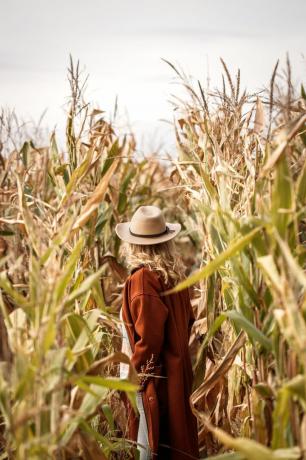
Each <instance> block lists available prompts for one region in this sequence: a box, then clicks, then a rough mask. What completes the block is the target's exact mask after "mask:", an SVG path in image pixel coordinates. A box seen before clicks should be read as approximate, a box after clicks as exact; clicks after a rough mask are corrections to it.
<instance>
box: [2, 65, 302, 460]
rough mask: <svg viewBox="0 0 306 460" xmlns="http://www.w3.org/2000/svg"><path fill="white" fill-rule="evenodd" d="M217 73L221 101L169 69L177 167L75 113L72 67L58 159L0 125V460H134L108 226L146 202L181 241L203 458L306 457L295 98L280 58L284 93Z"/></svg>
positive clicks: (90, 112) (99, 118)
mask: <svg viewBox="0 0 306 460" xmlns="http://www.w3.org/2000/svg"><path fill="white" fill-rule="evenodd" d="M222 66H223V71H224V76H223V87H222V89H221V90H215V91H208V90H204V88H203V87H202V86H201V84H200V83H199V82H197V84H196V85H193V84H192V82H190V81H189V80H188V79H187V78H186V76H185V75H184V74H183V72H182V71H180V70H178V69H176V68H175V67H173V66H172V67H173V68H174V70H175V71H176V74H177V77H178V79H179V80H180V81H181V83H182V84H183V85H184V86H185V88H186V98H185V100H183V99H176V100H175V101H174V104H175V113H176V114H179V115H178V116H177V119H176V122H175V126H174V129H175V134H176V139H177V154H173V156H172V157H169V158H168V159H169V162H170V164H171V169H169V168H168V167H166V166H165V165H164V164H160V163H159V162H158V159H157V158H156V157H154V156H148V157H147V158H145V159H143V160H140V159H136V156H135V151H136V141H135V139H134V137H133V136H132V135H128V136H119V135H118V134H117V133H116V128H115V126H114V124H112V123H111V122H109V121H107V120H106V118H105V116H104V113H103V112H101V111H100V110H99V109H96V108H93V107H91V106H90V105H89V104H88V103H87V102H86V101H85V100H84V92H83V89H84V84H85V81H84V80H82V76H81V75H80V71H79V66H78V64H77V65H75V64H74V63H73V62H72V61H71V63H70V68H69V82H70V85H71V101H70V104H69V108H68V116H67V126H66V140H67V146H66V150H65V152H61V151H60V149H59V148H58V146H57V140H56V134H55V133H51V136H50V142H49V145H47V146H42V144H41V143H40V142H41V136H40V132H39V131H37V132H36V135H33V137H28V135H29V133H25V132H24V131H22V130H21V129H20V128H19V127H18V120H16V118H15V119H14V118H13V119H12V117H10V116H9V115H8V114H7V113H4V112H3V114H2V117H1V118H0V120H1V130H0V133H1V139H0V141H1V142H0V146H2V147H1V148H3V150H2V154H1V152H0V155H1V156H0V161H1V166H2V168H1V171H0V184H1V202H0V207H1V217H0V235H1V236H0V254H1V262H0V267H1V268H0V287H1V293H0V306H1V315H0V329H1V344H2V346H1V349H0V412H1V428H0V446H1V458H2V459H5V458H16V459H25V458H26V459H29V458H31V459H32V458H33V459H44V458H46V459H70V458H71V459H72V458H74V459H75V458H80V459H81V458H82V459H98V458H99V459H103V458H106V459H110V458H114V459H115V458H131V456H132V449H133V446H132V445H131V443H129V442H128V441H127V440H126V436H125V434H126V433H125V431H126V417H125V412H124V406H123V404H122V401H121V398H120V394H121V393H120V392H126V394H127V397H128V398H129V399H130V400H131V403H132V404H134V406H135V390H136V389H137V384H138V380H137V375H136V373H135V370H134V369H133V367H132V366H131V365H130V374H129V378H128V379H127V380H120V379H119V378H118V364H119V362H126V363H129V359H128V358H127V356H125V355H124V354H122V353H120V343H121V338H120V329H119V318H118V312H119V308H120V305H121V292H122V286H123V283H124V280H125V277H126V276H127V270H126V267H125V265H124V261H122V260H121V259H120V256H119V247H120V241H119V240H118V238H117V237H116V236H115V232H114V227H115V225H116V223H117V222H120V221H122V220H126V219H128V218H129V217H130V216H131V214H132V212H134V210H135V209H136V207H137V206H139V205H140V204H143V203H145V204H151V203H152V204H153V203H154V204H157V205H158V206H160V207H162V208H163V209H164V211H165V213H166V216H167V219H169V220H178V219H179V220H180V222H181V223H182V227H183V231H182V233H181V235H180V237H179V238H178V239H177V243H178V244H179V245H180V247H181V251H182V253H183V256H184V259H185V262H186V263H187V264H188V272H189V273H190V276H189V277H188V279H187V280H186V282H185V283H184V286H187V285H195V286H194V297H193V300H192V303H193V305H194V308H195V312H196V315H197V321H196V324H195V327H194V330H193V334H192V339H191V350H192V356H193V358H194V374H195V379H194V392H193V395H192V397H191V403H192V407H193V410H194V413H195V414H196V416H197V418H198V420H199V441H200V447H201V452H202V455H203V456H204V455H215V454H218V453H222V452H225V451H235V452H232V453H226V454H224V456H223V457H219V458H224V459H225V458H231V459H236V458H237V459H238V458H239V459H244V458H247V459H251V460H253V459H268V458H269V459H270V458H275V459H277V458H288V459H289V458H290V459H291V458H292V459H293V458H301V457H302V456H303V455H304V456H305V446H306V437H305V430H306V418H305V405H306V397H305V394H306V377H305V365H306V363H305V350H306V325H305V319H306V316H305V310H306V304H305V285H306V277H305V204H306V203H305V196H306V168H305V152H306V149H305V145H306V136H305V120H306V96H305V91H304V88H303V87H302V91H301V95H296V94H295V91H294V85H292V83H291V69H290V64H289V61H288V62H287V72H286V74H285V77H286V78H285V80H286V84H284V82H283V81H281V80H280V75H279V70H278V65H277V66H276V68H275V71H274V73H273V76H272V79H271V82H270V85H269V86H270V89H269V91H267V92H266V93H261V94H259V95H248V94H247V93H246V92H243V93H241V90H240V87H241V83H240V73H239V72H238V74H237V76H236V77H235V78H233V77H232V76H231V74H230V72H229V71H228V69H227V67H226V64H225V63H224V62H223V61H222ZM16 126H17V127H18V129H15V127H16ZM34 134H35V133H34ZM31 136H32V135H31ZM20 143H21V144H20ZM19 144H20V145H19ZM186 248H188V249H186ZM182 287H183V286H182V285H178V286H177V287H176V288H175V289H180V288H182ZM214 458H215V457H214Z"/></svg>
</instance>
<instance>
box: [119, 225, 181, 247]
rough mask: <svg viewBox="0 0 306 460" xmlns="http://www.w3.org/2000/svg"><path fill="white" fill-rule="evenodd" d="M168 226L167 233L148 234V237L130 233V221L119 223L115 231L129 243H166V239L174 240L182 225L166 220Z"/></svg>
mask: <svg viewBox="0 0 306 460" xmlns="http://www.w3.org/2000/svg"><path fill="white" fill-rule="evenodd" d="M166 225H167V227H168V228H169V231H168V232H167V233H165V234H164V235H159V236H150V237H149V236H147V237H142V236H134V235H132V234H131V233H130V222H122V223H121V224H117V225H116V228H115V231H116V233H117V235H118V236H119V238H120V239H121V240H123V241H126V242H127V243H133V244H144V245H147V244H158V243H164V242H165V241H169V240H172V238H175V237H176V235H177V234H178V233H179V232H180V230H181V228H182V226H181V224H179V223H170V222H166Z"/></svg>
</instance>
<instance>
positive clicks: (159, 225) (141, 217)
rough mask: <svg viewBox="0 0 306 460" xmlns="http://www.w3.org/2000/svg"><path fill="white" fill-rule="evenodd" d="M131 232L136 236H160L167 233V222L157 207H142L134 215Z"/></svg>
mask: <svg viewBox="0 0 306 460" xmlns="http://www.w3.org/2000/svg"><path fill="white" fill-rule="evenodd" d="M130 230H131V232H132V233H134V234H136V235H147V236H149V235H152V236H154V235H160V234H161V233H163V232H165V231H166V221H165V218H164V215H163V213H162V211H161V210H160V209H159V208H158V207H157V206H140V207H139V208H138V209H137V211H136V212H135V213H134V214H133V216H132V219H131V224H130Z"/></svg>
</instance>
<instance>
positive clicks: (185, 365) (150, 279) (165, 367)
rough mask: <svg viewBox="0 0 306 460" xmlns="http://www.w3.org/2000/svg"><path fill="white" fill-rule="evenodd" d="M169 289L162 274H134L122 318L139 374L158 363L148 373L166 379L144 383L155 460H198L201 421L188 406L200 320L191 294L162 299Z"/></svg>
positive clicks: (133, 432)
mask: <svg viewBox="0 0 306 460" xmlns="http://www.w3.org/2000/svg"><path fill="white" fill-rule="evenodd" d="M168 287H169V286H167V285H166V284H165V283H164V281H163V280H162V279H161V278H160V277H159V276H158V274H157V272H154V271H151V270H149V268H147V267H144V266H140V267H138V268H137V269H134V270H133V271H132V273H131V274H130V275H129V276H128V278H127V280H126V282H125V285H124V293H123V305H122V317H123V320H124V322H125V326H126V329H127V333H128V336H129V340H130V344H131V348H132V353H133V354H132V358H131V361H132V363H133V364H134V366H135V368H136V370H137V372H138V373H141V372H143V371H144V370H145V369H144V367H145V366H146V364H148V363H150V361H151V360H152V358H153V363H154V368H153V369H152V368H149V369H150V370H148V371H147V372H149V373H150V374H152V373H153V374H155V375H161V376H164V377H166V378H155V377H154V376H152V377H149V378H147V380H146V381H145V382H144V384H143V393H142V394H143V405H144V410H145V414H146V419H147V425H148V434H149V444H150V447H151V449H152V452H153V454H156V455H157V456H155V455H154V458H157V459H159V460H161V459H167V460H190V459H191V458H192V457H194V458H199V450H198V434H197V421H196V418H195V416H194V415H193V413H192V411H191V408H190V403H189V396H190V394H191V389H192V380H193V372H192V366H191V360H190V354H189V348H188V343H189V337H190V329H191V326H192V324H193V322H194V320H195V318H194V314H193V311H192V307H191V303H190V298H189V292H188V289H185V290H183V291H181V292H179V293H174V294H170V295H167V296H162V297H161V296H160V293H161V292H163V291H165V290H166V289H167V288H168ZM129 407H130V410H129V426H128V433H129V439H131V440H133V441H136V440H137V432H138V425H139V418H138V417H137V416H136V414H135V412H134V411H133V409H132V408H131V406H130V404H129ZM162 445H163V446H162ZM165 446H168V447H165Z"/></svg>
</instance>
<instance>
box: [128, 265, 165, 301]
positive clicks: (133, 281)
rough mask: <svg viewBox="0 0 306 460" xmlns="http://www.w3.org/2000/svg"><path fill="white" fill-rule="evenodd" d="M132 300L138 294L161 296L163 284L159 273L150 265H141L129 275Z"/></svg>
mask: <svg viewBox="0 0 306 460" xmlns="http://www.w3.org/2000/svg"><path fill="white" fill-rule="evenodd" d="M129 283H130V300H133V298H134V297H135V296H137V295H141V294H147V295H155V296H159V294H160V292H161V291H162V286H161V283H160V280H159V277H158V274H157V273H155V272H154V271H153V270H150V269H149V268H148V267H141V268H139V269H138V270H136V271H134V272H133V273H132V274H131V275H130V276H129Z"/></svg>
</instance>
